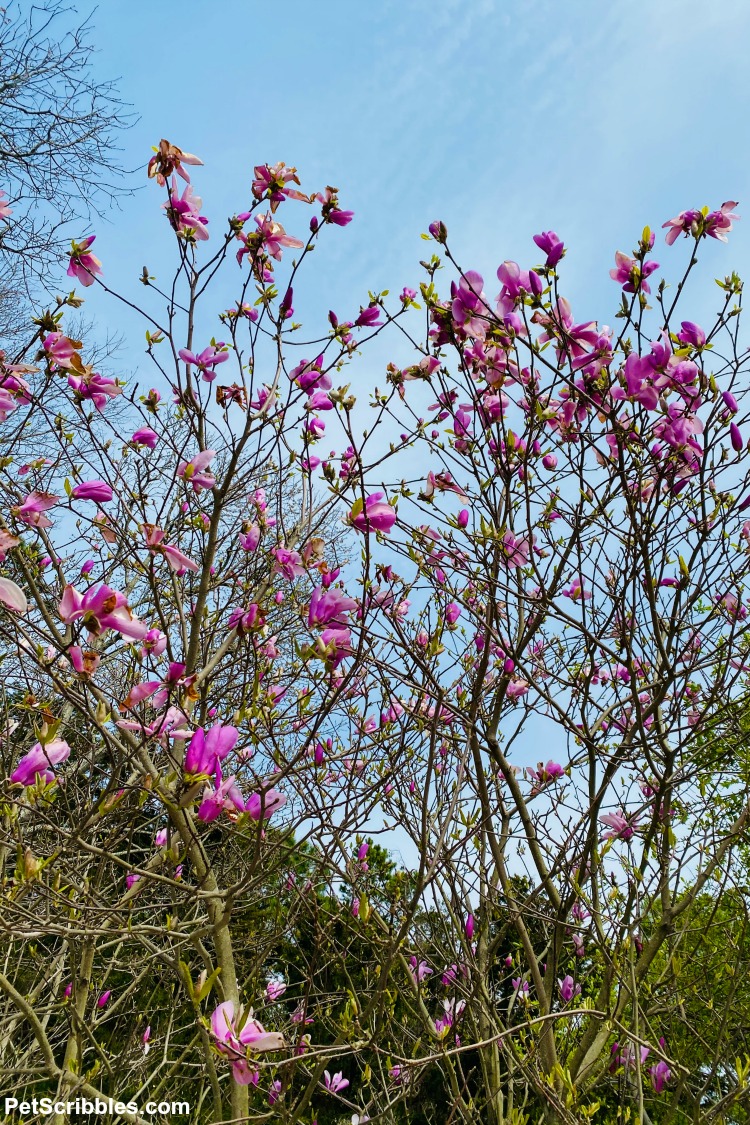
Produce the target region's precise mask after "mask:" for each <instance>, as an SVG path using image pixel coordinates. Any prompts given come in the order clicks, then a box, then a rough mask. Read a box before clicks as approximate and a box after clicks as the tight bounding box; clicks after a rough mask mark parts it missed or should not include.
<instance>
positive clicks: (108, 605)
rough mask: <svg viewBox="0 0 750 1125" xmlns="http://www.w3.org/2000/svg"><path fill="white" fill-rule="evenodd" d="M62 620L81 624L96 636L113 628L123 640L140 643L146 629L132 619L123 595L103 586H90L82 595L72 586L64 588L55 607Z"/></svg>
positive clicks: (139, 622) (67, 622)
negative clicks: (124, 638) (128, 638)
mask: <svg viewBox="0 0 750 1125" xmlns="http://www.w3.org/2000/svg"><path fill="white" fill-rule="evenodd" d="M58 613H59V614H60V617H61V618H62V620H63V621H64V622H65V623H66V624H68V625H70V624H72V623H73V622H74V621H80V622H81V624H82V625H84V626H85V627H86V628H87V629H88V631H89V633H91V634H93V635H94V636H99V634H100V633H103V632H104V631H105V629H115V630H116V631H117V632H118V633H121V634H122V636H123V637H130V638H132V639H133V640H137V641H140V640H143V638H144V637H145V636H146V634H147V633H148V626H147V625H144V624H143V622H142V621H139V620H138V618H137V617H134V616H133V614H132V612H131V610H130V607H129V606H128V603H127V598H126V597H125V595H124V594H120V593H119V592H118V591H116V590H111V589H110V588H109V586H105V585H104V583H102V584H101V585H100V586H90V587H89V588H88V590H86V592H85V594H81V593H79V592H78V590H76V589H75V587H74V586H66V587H65V589H64V591H63V596H62V598H61V599H60V603H59V605H58Z"/></svg>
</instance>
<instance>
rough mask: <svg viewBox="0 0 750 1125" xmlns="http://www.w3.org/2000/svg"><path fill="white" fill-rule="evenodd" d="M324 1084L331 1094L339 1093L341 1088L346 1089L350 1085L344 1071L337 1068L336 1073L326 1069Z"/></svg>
mask: <svg viewBox="0 0 750 1125" xmlns="http://www.w3.org/2000/svg"><path fill="white" fill-rule="evenodd" d="M323 1085H324V1086H325V1088H326V1090H328V1092H329V1093H331V1094H337V1093H338V1092H339V1090H345V1089H346V1088H347V1086H348V1085H349V1079H348V1078H344V1075H343V1071H340V1070H337V1071H336V1073H335V1074H334V1075H331V1073H330V1072H329V1071H327V1070H326V1071H324V1078H323Z"/></svg>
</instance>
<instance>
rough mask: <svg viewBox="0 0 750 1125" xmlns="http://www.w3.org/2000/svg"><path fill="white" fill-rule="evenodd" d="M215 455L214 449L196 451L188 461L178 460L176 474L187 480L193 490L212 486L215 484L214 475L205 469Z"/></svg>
mask: <svg viewBox="0 0 750 1125" xmlns="http://www.w3.org/2000/svg"><path fill="white" fill-rule="evenodd" d="M215 456H216V450H215V449H204V450H202V451H201V452H200V453H196V454H195V456H194V457H193V458H191V460H190V461H181V462H180V464H179V467H178V469H177V476H178V477H181V478H182V479H183V480H185V481H187V482H189V483H190V484H191V485H192V487H193V492H200V491H201V489H203V488H206V489H208V488H213V487H214V485H215V484H216V477H214V476H212V475H211V473H207V472H206V471H205V470H206V466H207V465H210V464H211V462H212V461H213V459H214V457H215Z"/></svg>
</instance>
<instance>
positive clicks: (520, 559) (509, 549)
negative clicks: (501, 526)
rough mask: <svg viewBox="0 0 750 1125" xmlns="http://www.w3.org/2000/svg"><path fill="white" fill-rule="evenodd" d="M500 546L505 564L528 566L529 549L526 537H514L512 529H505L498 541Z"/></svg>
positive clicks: (509, 565)
mask: <svg viewBox="0 0 750 1125" xmlns="http://www.w3.org/2000/svg"><path fill="white" fill-rule="evenodd" d="M500 548H501V550H502V552H503V556H504V557H503V560H502V561H503V563H504V564H505V566H507V567H519V566H528V563H529V549H530V546H529V541H528V539H516V537H515V535H514V534H513V532H512V531H506V532H505V534H504V535H503V538H502V540H501V541H500Z"/></svg>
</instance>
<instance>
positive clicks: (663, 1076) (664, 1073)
mask: <svg viewBox="0 0 750 1125" xmlns="http://www.w3.org/2000/svg"><path fill="white" fill-rule="evenodd" d="M649 1075H650V1076H651V1084H652V1086H653V1087H654V1092H655V1093H657V1094H661V1092H662V1091H663V1089H664V1087H665V1086H666V1084H667V1082H669V1080H670V1078H671V1077H672V1071H671V1070H670V1069H669V1067H668V1066H667V1064H666V1063H665V1062H664V1060H663V1059H659V1061H658V1063H656V1064H655V1065H654V1066H652V1067H651V1068H650V1070H649Z"/></svg>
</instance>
